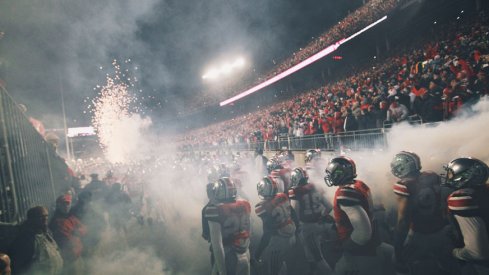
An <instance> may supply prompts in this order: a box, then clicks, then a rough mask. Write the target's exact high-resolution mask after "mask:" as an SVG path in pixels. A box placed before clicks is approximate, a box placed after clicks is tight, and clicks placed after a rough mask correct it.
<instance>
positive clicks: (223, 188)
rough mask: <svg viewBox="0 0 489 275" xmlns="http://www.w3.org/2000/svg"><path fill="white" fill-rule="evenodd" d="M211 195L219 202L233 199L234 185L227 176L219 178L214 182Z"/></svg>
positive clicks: (235, 191) (234, 195)
mask: <svg viewBox="0 0 489 275" xmlns="http://www.w3.org/2000/svg"><path fill="white" fill-rule="evenodd" d="M213 190H214V192H213V193H214V194H213V197H214V199H216V200H217V201H219V202H226V201H234V200H235V199H236V194H237V190H236V185H235V184H234V182H233V181H232V180H231V179H230V178H228V177H224V178H220V179H219V180H218V181H216V182H215V183H214V188H213Z"/></svg>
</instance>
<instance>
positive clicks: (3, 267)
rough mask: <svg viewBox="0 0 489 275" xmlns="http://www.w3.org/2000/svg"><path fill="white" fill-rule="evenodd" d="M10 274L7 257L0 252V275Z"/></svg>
mask: <svg viewBox="0 0 489 275" xmlns="http://www.w3.org/2000/svg"><path fill="white" fill-rule="evenodd" d="M11 272H12V270H11V268H10V258H9V256H8V255H7V254H5V253H1V252H0V275H10V274H11Z"/></svg>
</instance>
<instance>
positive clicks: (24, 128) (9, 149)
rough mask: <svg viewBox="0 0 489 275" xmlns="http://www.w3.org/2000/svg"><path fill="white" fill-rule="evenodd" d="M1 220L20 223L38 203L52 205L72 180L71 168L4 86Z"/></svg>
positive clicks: (0, 134) (0, 110)
mask: <svg viewBox="0 0 489 275" xmlns="http://www.w3.org/2000/svg"><path fill="white" fill-rule="evenodd" d="M0 146H1V147H0V223H18V222H21V221H22V220H23V219H24V218H25V214H26V212H27V210H28V209H29V208H31V207H33V206H36V205H43V206H46V207H50V206H52V205H53V204H54V202H55V199H56V196H57V195H58V194H60V193H61V192H63V191H65V190H66V189H67V188H68V186H69V184H70V182H69V180H70V176H69V173H68V167H67V165H66V163H65V162H64V160H63V159H62V158H60V157H59V156H58V155H57V153H56V152H55V149H54V148H53V147H52V145H51V144H49V143H47V142H46V141H45V140H44V138H43V137H42V136H41V135H40V134H39V133H38V132H37V131H36V129H34V127H33V126H32V125H31V123H30V122H29V120H28V118H27V117H26V116H25V115H24V114H23V113H22V111H21V110H20V108H19V106H18V104H17V103H15V102H14V100H13V99H12V98H11V97H10V95H9V94H8V93H7V91H6V90H5V89H3V88H2V87H0Z"/></svg>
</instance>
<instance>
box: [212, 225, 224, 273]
mask: <svg viewBox="0 0 489 275" xmlns="http://www.w3.org/2000/svg"><path fill="white" fill-rule="evenodd" d="M209 231H210V237H211V245H212V251H213V252H214V259H215V263H214V268H213V274H214V272H218V273H219V274H220V275H225V274H226V263H225V256H224V246H223V243H222V232H221V224H220V223H218V222H214V221H209Z"/></svg>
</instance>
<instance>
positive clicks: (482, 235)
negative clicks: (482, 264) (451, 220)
mask: <svg viewBox="0 0 489 275" xmlns="http://www.w3.org/2000/svg"><path fill="white" fill-rule="evenodd" d="M455 219H456V220H457V222H458V224H459V226H460V230H461V231H462V236H463V238H464V244H465V245H464V247H462V248H455V249H453V251H452V254H453V256H454V257H455V258H457V259H460V260H464V261H474V260H487V259H489V238H488V236H487V229H486V225H485V223H484V221H483V220H482V218H480V217H463V216H459V215H455Z"/></svg>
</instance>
